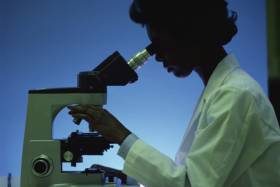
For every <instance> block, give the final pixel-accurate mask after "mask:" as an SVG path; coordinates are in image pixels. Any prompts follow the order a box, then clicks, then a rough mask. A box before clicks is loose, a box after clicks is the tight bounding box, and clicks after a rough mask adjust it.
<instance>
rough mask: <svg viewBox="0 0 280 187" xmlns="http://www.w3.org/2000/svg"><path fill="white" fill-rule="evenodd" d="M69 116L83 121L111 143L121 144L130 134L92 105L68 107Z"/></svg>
mask: <svg viewBox="0 0 280 187" xmlns="http://www.w3.org/2000/svg"><path fill="white" fill-rule="evenodd" d="M68 108H69V109H70V111H69V114H70V115H72V116H73V117H74V118H75V119H78V120H79V119H84V120H86V121H87V122H88V123H89V126H90V128H91V129H94V130H96V131H97V132H99V133H100V134H101V135H102V136H103V137H104V138H105V139H107V140H108V141H110V142H112V143H117V144H119V145H120V144H121V143H122V142H123V140H124V139H125V138H126V137H127V136H128V135H129V134H130V133H131V132H130V131H129V130H128V129H127V128H126V127H125V126H124V125H123V124H122V123H121V122H119V120H118V119H117V118H115V117H114V116H113V115H112V114H111V113H110V112H108V111H107V110H106V109H103V108H100V107H96V106H92V105H75V106H68Z"/></svg>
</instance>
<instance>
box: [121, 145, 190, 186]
mask: <svg viewBox="0 0 280 187" xmlns="http://www.w3.org/2000/svg"><path fill="white" fill-rule="evenodd" d="M123 172H124V173H126V174H127V175H129V176H131V177H133V178H135V179H136V180H137V181H138V182H140V183H141V184H144V185H147V186H149V187H189V186H190V183H189V180H188V176H187V169H186V166H177V165H176V164H175V163H174V161H172V160H171V159H170V158H169V157H167V156H165V155H164V154H162V153H160V152H159V151H158V150H156V149H155V148H153V147H152V146H150V145H148V144H146V143H145V142H143V141H142V140H141V139H138V140H137V141H136V142H135V143H134V144H133V145H132V147H131V148H130V150H129V152H128V154H127V157H126V159H125V163H124V169H123Z"/></svg>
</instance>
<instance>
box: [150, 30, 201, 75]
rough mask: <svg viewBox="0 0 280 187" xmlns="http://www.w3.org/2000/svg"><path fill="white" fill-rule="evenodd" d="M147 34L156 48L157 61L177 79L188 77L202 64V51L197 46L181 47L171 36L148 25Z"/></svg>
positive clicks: (187, 44) (188, 44) (185, 45)
mask: <svg viewBox="0 0 280 187" xmlns="http://www.w3.org/2000/svg"><path fill="white" fill-rule="evenodd" d="M146 29H147V34H148V36H149V38H150V40H151V41H152V42H153V44H154V45H155V46H156V50H155V55H156V56H155V58H156V61H158V62H160V63H162V64H163V66H164V68H165V69H166V70H167V71H168V72H169V73H173V74H174V75H175V76H176V77H187V76H188V75H190V74H191V72H192V71H193V70H194V69H195V68H196V66H197V65H198V64H199V63H200V53H201V52H200V49H199V47H198V46H197V45H193V44H191V42H190V43H185V44H184V45H181V44H180V45H179V44H178V42H176V41H177V40H175V39H174V38H173V37H172V36H171V34H169V33H168V32H166V31H164V30H162V29H158V28H156V27H154V26H151V25H146Z"/></svg>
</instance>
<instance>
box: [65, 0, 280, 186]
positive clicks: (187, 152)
mask: <svg viewBox="0 0 280 187" xmlns="http://www.w3.org/2000/svg"><path fill="white" fill-rule="evenodd" d="M130 17H131V18H132V20H133V21H135V22H137V23H140V24H142V25H143V26H144V27H145V28H146V30H147V34H148V37H149V38H150V40H151V41H152V43H153V44H154V46H156V49H155V51H156V60H157V61H159V62H161V63H163V66H164V67H165V68H166V69H167V71H168V72H172V73H173V74H174V75H175V76H176V77H179V78H182V77H188V75H190V74H191V72H193V71H195V72H196V73H198V74H199V76H200V77H201V79H202V81H203V83H204V85H205V89H204V91H203V93H202V96H201V97H200V100H199V101H198V104H197V107H196V109H195V111H194V115H193V117H192V120H191V122H190V124H189V126H188V129H187V131H186V133H185V135H184V138H183V140H182V143H181V146H180V149H179V150H178V152H177V156H176V159H175V161H173V160H171V159H170V158H168V157H166V156H165V155H163V154H162V153H160V152H159V151H157V150H156V149H155V148H153V147H151V146H150V145H147V144H146V143H145V142H144V141H142V140H140V139H139V138H138V137H137V136H136V135H134V134H133V133H132V132H130V131H129V130H128V129H127V128H126V127H125V126H124V125H123V124H121V122H119V121H118V120H117V119H116V118H115V117H114V116H113V115H112V114H110V113H109V112H108V111H106V110H104V109H99V108H95V107H93V106H75V107H70V109H71V111H70V114H71V115H72V116H73V117H75V118H82V119H85V120H87V121H88V122H89V124H90V125H91V126H93V128H95V129H96V130H97V131H99V132H100V133H101V134H102V135H103V136H104V137H105V138H107V139H108V140H110V141H113V142H116V143H118V144H120V145H121V147H120V149H119V153H118V154H119V155H120V156H122V157H123V158H124V160H125V164H124V170H123V171H124V173H126V174H127V175H129V176H131V177H133V178H135V179H136V180H137V181H139V182H141V183H143V184H145V185H148V186H150V187H165V186H166V187H181V186H182V187H183V186H184V187H187V186H192V187H206V186H207V187H257V186H268V187H279V186H280V179H279V176H280V130H279V127H278V122H277V119H276V116H275V113H274V110H273V108H272V106H271V104H270V102H269V100H268V99H267V97H266V95H265V94H264V93H263V91H262V89H261V88H260V86H259V85H258V83H257V82H256V81H255V80H253V79H252V78H251V77H250V76H249V75H248V74H247V73H246V72H244V70H242V69H241V68H240V67H239V65H238V62H237V60H236V58H235V57H234V55H233V54H227V52H226V51H225V49H224V48H223V45H225V44H227V43H228V42H230V40H231V39H232V37H233V36H234V35H235V34H236V33H237V27H236V25H235V21H236V19H237V16H236V13H235V12H231V13H229V11H228V9H227V3H226V2H225V1H224V0H213V1H191V0H185V1H180V0H173V1H156V0H134V1H133V3H132V5H131V8H130Z"/></svg>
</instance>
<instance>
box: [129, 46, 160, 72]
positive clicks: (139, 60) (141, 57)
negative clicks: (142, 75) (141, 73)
mask: <svg viewBox="0 0 280 187" xmlns="http://www.w3.org/2000/svg"><path fill="white" fill-rule="evenodd" d="M154 53H155V52H154V46H153V44H150V45H148V46H147V47H146V48H145V49H143V50H142V51H140V52H139V53H137V54H136V55H134V56H133V57H132V58H131V59H130V60H129V61H128V65H129V66H130V67H131V68H132V69H133V70H136V69H137V68H139V67H141V66H142V65H143V64H144V63H145V62H146V61H147V60H148V58H149V57H150V56H152V55H154Z"/></svg>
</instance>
